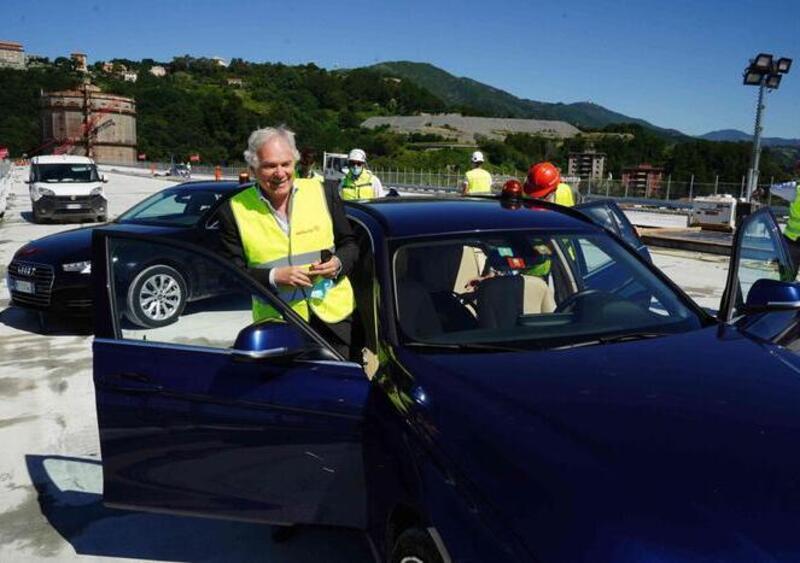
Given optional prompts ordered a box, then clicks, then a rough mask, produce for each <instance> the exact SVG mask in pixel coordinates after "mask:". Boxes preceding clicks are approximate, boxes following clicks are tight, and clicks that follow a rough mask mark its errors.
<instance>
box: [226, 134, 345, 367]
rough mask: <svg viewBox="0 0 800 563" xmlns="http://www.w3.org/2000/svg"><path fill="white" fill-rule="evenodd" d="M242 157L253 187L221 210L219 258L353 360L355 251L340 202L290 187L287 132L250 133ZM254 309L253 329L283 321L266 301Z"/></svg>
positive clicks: (314, 183)
mask: <svg viewBox="0 0 800 563" xmlns="http://www.w3.org/2000/svg"><path fill="white" fill-rule="evenodd" d="M244 156H245V160H246V161H247V163H248V164H249V166H250V169H251V171H252V173H253V174H254V176H255V178H256V182H255V183H254V184H253V185H251V186H249V187H247V188H245V189H244V190H243V191H241V192H239V193H238V194H236V195H235V196H233V197H232V198H230V199H229V200H228V201H227V202H226V203H225V204H224V205H223V206H222V208H221V209H220V213H219V218H220V242H221V246H222V251H223V253H224V254H226V255H228V256H229V257H230V258H231V260H232V261H233V262H234V264H236V265H237V266H238V267H240V268H242V269H244V270H245V271H247V273H248V274H250V275H251V276H252V277H254V278H255V279H256V280H257V281H259V282H261V283H262V284H263V285H264V286H266V287H269V288H271V289H273V291H274V292H275V293H276V294H277V295H278V297H280V298H281V299H282V300H283V301H285V302H286V303H287V304H288V305H289V306H290V307H291V308H292V309H293V310H294V311H295V312H296V313H297V314H298V315H300V316H301V317H302V318H303V319H305V320H306V321H308V322H309V323H310V324H311V326H312V327H314V328H315V329H316V330H317V331H318V332H319V333H320V334H321V335H322V336H323V337H325V338H326V340H328V341H329V342H330V343H331V344H332V345H333V346H334V348H336V350H337V351H339V352H340V353H341V354H342V355H343V356H344V357H345V358H350V357H352V355H351V353H350V341H351V332H352V321H351V314H352V312H353V309H354V307H355V301H354V298H353V289H352V286H351V285H350V280H349V279H348V278H347V274H348V273H349V272H350V271H351V270H352V268H353V265H354V264H355V263H356V261H357V259H358V246H357V244H356V241H355V237H354V235H353V232H352V229H351V227H350V223H349V222H348V220H347V217H346V216H345V213H344V206H343V204H342V201H341V199H340V198H339V196H338V194H337V193H336V192H335V190H326V189H325V187H324V185H323V184H322V183H321V182H319V181H318V180H315V179H313V178H305V179H295V164H296V162H297V160H298V158H299V154H298V152H297V148H296V146H295V141H294V133H293V132H292V131H290V130H288V129H286V128H283V127H277V128H272V127H268V128H264V129H258V130H256V131H254V132H253V133H252V134H251V135H250V138H249V141H248V149H247V150H246V151H245V155H244ZM252 308H253V320H254V322H268V321H281V320H283V316H282V315H281V313H280V311H279V310H277V309H276V308H274V307H273V306H272V305H270V303H268V302H267V301H265V300H262V299H259V298H255V297H254V298H253V305H252Z"/></svg>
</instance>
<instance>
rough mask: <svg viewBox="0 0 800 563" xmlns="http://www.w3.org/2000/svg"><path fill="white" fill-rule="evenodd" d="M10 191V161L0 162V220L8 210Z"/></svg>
mask: <svg viewBox="0 0 800 563" xmlns="http://www.w3.org/2000/svg"><path fill="white" fill-rule="evenodd" d="M10 191H11V161H10V160H5V159H4V160H0V220H2V219H3V218H4V217H5V214H6V209H7V208H8V194H9V192H10Z"/></svg>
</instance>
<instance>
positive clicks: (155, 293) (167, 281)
mask: <svg viewBox="0 0 800 563" xmlns="http://www.w3.org/2000/svg"><path fill="white" fill-rule="evenodd" d="M188 293H189V292H188V286H187V284H186V280H185V278H184V276H183V275H182V274H181V273H180V272H179V271H178V270H176V269H175V268H173V267H172V266H166V265H163V264H156V265H154V266H148V267H147V268H145V269H144V270H142V271H141V272H139V273H138V274H136V277H135V278H133V282H131V284H130V286H128V297H127V305H128V318H129V319H130V320H131V322H133V323H134V324H137V325H139V326H141V327H145V328H159V327H162V326H167V325H170V324H172V323H174V322H175V321H177V320H178V317H180V316H181V313H183V309H184V307H186V300H187V298H188V296H189V295H188Z"/></svg>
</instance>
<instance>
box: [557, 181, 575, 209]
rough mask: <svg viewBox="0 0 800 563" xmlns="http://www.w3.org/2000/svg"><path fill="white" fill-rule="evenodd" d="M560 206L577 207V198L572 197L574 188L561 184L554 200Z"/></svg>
mask: <svg viewBox="0 0 800 563" xmlns="http://www.w3.org/2000/svg"><path fill="white" fill-rule="evenodd" d="M553 201H554V202H555V203H557V204H558V205H564V206H566V207H572V206H574V205H575V197H574V196H573V195H572V188H570V187H569V185H568V184H564V183H561V184H559V185H558V187H557V188H556V191H555V198H554V200H553Z"/></svg>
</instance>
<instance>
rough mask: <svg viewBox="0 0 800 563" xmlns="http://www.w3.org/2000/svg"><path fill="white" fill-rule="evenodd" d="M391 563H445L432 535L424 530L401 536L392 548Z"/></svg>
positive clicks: (410, 530)
mask: <svg viewBox="0 0 800 563" xmlns="http://www.w3.org/2000/svg"><path fill="white" fill-rule="evenodd" d="M389 561H391V563H443V561H442V556H441V554H440V553H439V550H438V549H437V548H436V544H435V543H434V541H433V538H431V535H430V534H429V533H428V532H427V531H426V530H423V529H422V528H410V529H408V530H406V531H405V532H403V533H402V534H400V536H399V537H398V538H397V541H395V542H394V546H393V547H392V556H391V557H390V558H389Z"/></svg>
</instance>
